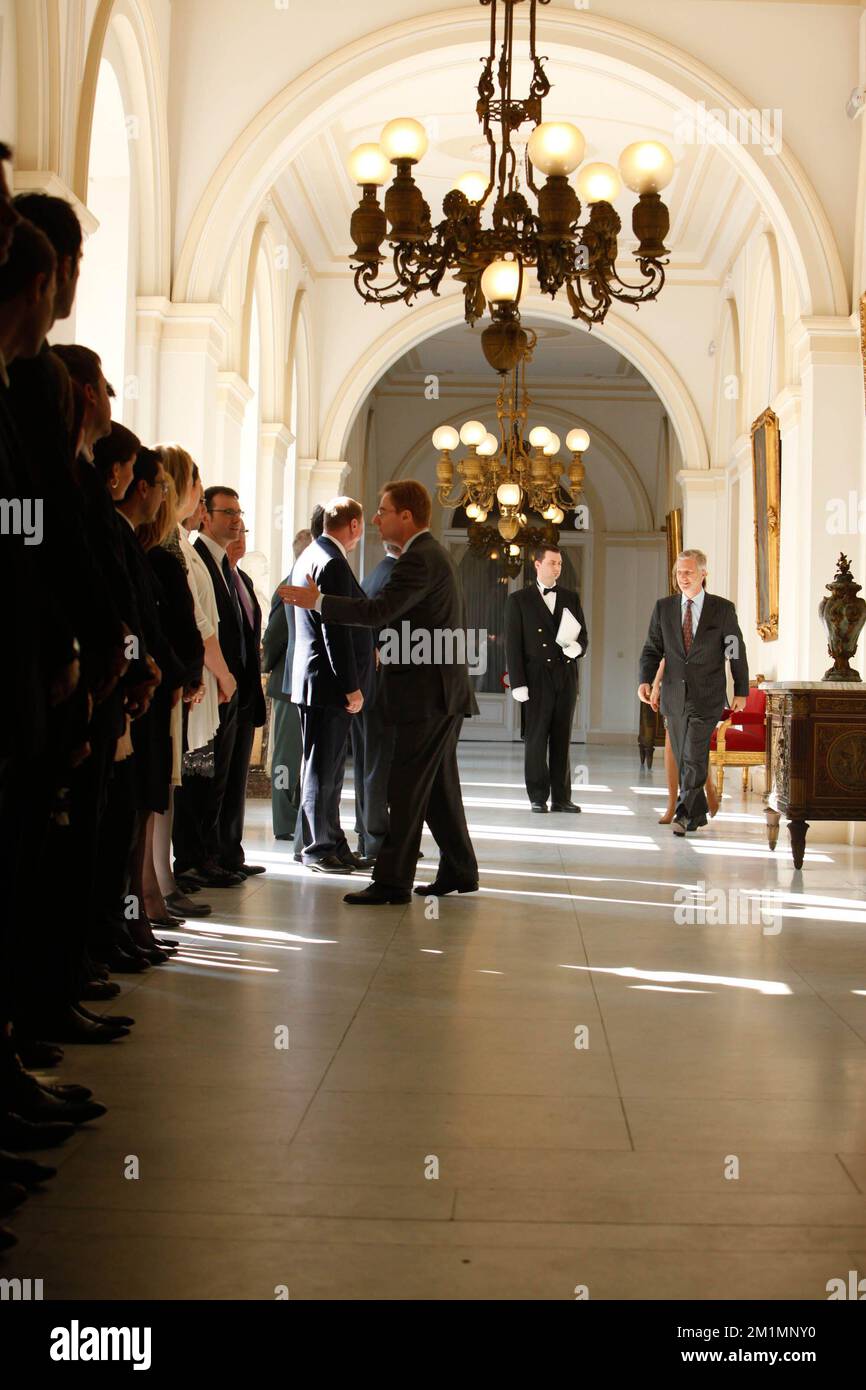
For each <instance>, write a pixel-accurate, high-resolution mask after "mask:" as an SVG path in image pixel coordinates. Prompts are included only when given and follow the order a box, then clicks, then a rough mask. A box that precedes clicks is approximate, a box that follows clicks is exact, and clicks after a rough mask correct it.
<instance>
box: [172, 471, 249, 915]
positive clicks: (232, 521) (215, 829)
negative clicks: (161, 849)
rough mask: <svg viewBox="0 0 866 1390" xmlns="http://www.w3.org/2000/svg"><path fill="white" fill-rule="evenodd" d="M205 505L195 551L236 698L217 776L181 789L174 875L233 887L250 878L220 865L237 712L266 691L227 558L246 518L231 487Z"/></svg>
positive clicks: (218, 748)
mask: <svg viewBox="0 0 866 1390" xmlns="http://www.w3.org/2000/svg"><path fill="white" fill-rule="evenodd" d="M204 506H205V510H204V513H203V516H202V523H201V530H200V531H199V534H198V537H197V539H196V542H195V548H196V550H197V551H198V553H199V555H200V556H201V558H202V559H203V561H204V563H205V565H206V566H207V569H208V572H209V574H210V577H211V581H212V583H213V587H214V595H215V597H216V604H217V619H218V627H217V635H218V637H219V644H220V650H221V651H222V654H223V656H224V657H225V659H226V665H227V666H228V668H229V672H230V673H231V676H232V678H233V679H234V681H235V684H236V689H235V691H234V693H233V695H232V696H231V699H229V700H226V701H223V702H222V703H221V704H220V707H219V720H220V722H219V728H218V729H217V731H216V735H215V737H214V775H213V777H191V778H189V779H188V780H187V781H185V782H184V784H183V786H182V787H178V789H177V793H176V798H175V823H174V848H175V856H176V857H175V865H174V872H175V876H176V877H177V875H180V876H181V878H183V879H186V880H189V881H190V882H191V883H192V885H193V886H197V887H200V886H201V885H203V884H204V885H206V886H207V887H209V888H229V887H232V886H235V885H237V884H239V883H243V882H244V878H245V875H244V874H241V873H234V872H229V870H227V869H225V868H223V866H222V864H221V862H220V855H221V853H222V845H221V841H220V817H221V815H222V808H223V801H224V800H225V794H226V787H227V786H228V779H229V771H230V769H231V764H232V755H233V753H234V747H235V739H236V738H237V730H238V713H239V711H240V710H245V709H248V708H250V706H251V705H253V703H254V701H255V689H256V687H258V688H259V689H260V688H261V682H260V680H259V669H258V662H257V661H253V660H251V659H250V657H251V653H250V648H249V647H248V645H247V638H246V632H245V626H244V614H243V609H242V607H241V601H240V598H239V596H238V591H237V588H236V587H235V582H234V578H233V576H232V568H231V565H230V563H229V557H228V555H227V554H226V546H227V545H228V544H229V542H230V541H233V540H237V538H238V536H239V534H240V528H241V521H242V520H243V512H242V511H241V509H240V506H239V505H238V494H237V493H236V492H235V490H234V488H230V487H222V486H220V487H209V488H206V489H205V494H204ZM182 886H184V885H182Z"/></svg>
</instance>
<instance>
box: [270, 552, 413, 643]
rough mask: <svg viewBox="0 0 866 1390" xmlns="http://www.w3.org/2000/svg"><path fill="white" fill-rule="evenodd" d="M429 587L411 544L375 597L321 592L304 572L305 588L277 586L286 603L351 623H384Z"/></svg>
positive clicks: (378, 624) (285, 585)
mask: <svg viewBox="0 0 866 1390" xmlns="http://www.w3.org/2000/svg"><path fill="white" fill-rule="evenodd" d="M429 587H430V576H429V574H428V572H427V567H426V565H425V564H424V559H423V556H422V555H421V553H420V552H416V550H415V549H414V547H412V548H411V549H409V550H408V551H407V552H406V553H405V555H401V556H400V558H399V560H398V561H397V563H396V564H395V565H394V568H393V570H392V572H391V575H390V577H389V579H388V583H387V584H386V585H385V587H384V588H383V590H382V592H381V593H380V594H378V595H377V596H376V598H341V597H337V595H335V594H321V595H320V593H319V590H318V589H317V588H316V585H315V584H314V583H313V580H312V579H311V578H310V576H309V575H308V576H307V584H306V587H305V588H300V587H299V586H297V585H293V584H282V585H280V588H279V589H278V590H277V592H278V593H279V595H280V597H281V598H282V599H284V600H285V601H286V603H292V604H294V605H295V606H296V607H297V608H315V609H316V610H317V611H318V612H319V613H321V615H322V617H323V619H324V621H325V622H326V623H348V624H349V626H351V627H375V628H381V627H388V626H389V624H390V623H392V622H393V621H394V619H395V618H399V617H400V614H401V613H405V612H407V611H408V610H409V609H410V608H412V607H414V605H415V604H416V603H418V602H419V600H420V599H421V598H423V596H424V594H425V593H426V592H427V590H428V588H429Z"/></svg>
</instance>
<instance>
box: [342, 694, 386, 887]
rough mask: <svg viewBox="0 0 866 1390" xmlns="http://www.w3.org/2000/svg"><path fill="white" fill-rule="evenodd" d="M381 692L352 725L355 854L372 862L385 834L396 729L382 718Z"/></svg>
mask: <svg viewBox="0 0 866 1390" xmlns="http://www.w3.org/2000/svg"><path fill="white" fill-rule="evenodd" d="M382 712H383V701H382V699H381V692H379V691H377V693H376V697H375V698H374V700H373V702H372V704H369V705H365V706H364V708H363V709H362V711H361V713H360V714H359V715H356V716H355V719H354V720H353V722H352V761H353V763H354V773H355V829H356V830H357V832H358V852H359V854H363V855H365V856H368V857H370V858H371V859H375V858H376V856H377V854H378V853H379V851H380V849H381V848H382V845H383V843H384V841H385V836H386V835H387V833H388V779H389V777H390V775H391V764H392V762H393V760H394V745H395V743H396V741H397V726H396V725H395V724H386V723H385V720H384V718H383V713H382Z"/></svg>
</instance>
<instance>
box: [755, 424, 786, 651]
mask: <svg viewBox="0 0 866 1390" xmlns="http://www.w3.org/2000/svg"><path fill="white" fill-rule="evenodd" d="M752 479H753V482H754V490H755V587H756V596H757V603H756V617H757V628H758V634H759V636H760V637H761V639H762V641H764V642H775V640H776V638H777V637H778V636H779V530H780V526H779V523H780V515H781V498H782V441H781V439H780V436H779V420H778V417H777V416H776V415H774V414H773V412H772V410H765V411H764V412H763V414H761V415H759V416H758V418H757V420H756V421H755V423H754V424H753V425H752Z"/></svg>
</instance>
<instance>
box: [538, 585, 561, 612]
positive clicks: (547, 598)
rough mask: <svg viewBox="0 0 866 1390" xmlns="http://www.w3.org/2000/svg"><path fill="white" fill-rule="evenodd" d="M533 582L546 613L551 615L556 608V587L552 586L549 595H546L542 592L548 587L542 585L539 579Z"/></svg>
mask: <svg viewBox="0 0 866 1390" xmlns="http://www.w3.org/2000/svg"><path fill="white" fill-rule="evenodd" d="M535 582H536V584H537V585H538V592H539V593H540V594H541V601H542V603H543V604H544V605H545V607H546V608H547V609H548V611H549V612H551V613H552V612H553V611H554V609H555V608H556V585H555V584H554V585H553V587H552V588H551V589H550V593H549V594H546V593H545V592H544V590H545V589H546V588H547V587H549V586H548V585H546V584H542V582H541V580H540V579H537V580H536V581H535Z"/></svg>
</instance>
